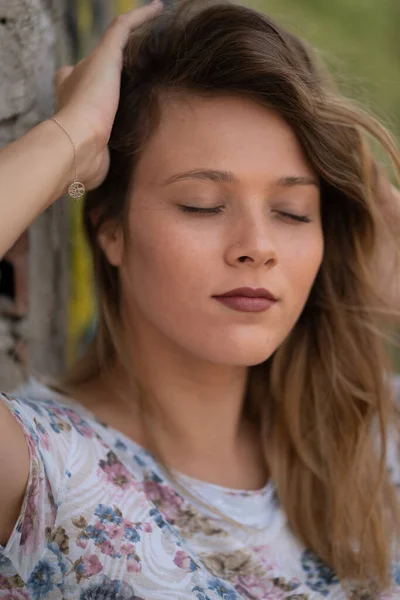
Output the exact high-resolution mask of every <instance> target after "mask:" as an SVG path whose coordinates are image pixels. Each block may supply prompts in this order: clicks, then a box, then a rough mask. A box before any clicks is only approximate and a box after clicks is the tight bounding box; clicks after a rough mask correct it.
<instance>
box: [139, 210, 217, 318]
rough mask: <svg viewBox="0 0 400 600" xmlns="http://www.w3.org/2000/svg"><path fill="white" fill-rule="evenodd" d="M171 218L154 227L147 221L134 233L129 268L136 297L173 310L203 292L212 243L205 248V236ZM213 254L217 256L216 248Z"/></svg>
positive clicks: (212, 251)
mask: <svg viewBox="0 0 400 600" xmlns="http://www.w3.org/2000/svg"><path fill="white" fill-rule="evenodd" d="M171 221H172V220H169V222H168V223H165V225H164V226H160V225H159V224H158V225H157V226H154V227H152V226H151V223H145V224H142V227H141V228H140V229H139V228H136V231H133V232H132V237H131V239H132V243H131V246H130V249H129V266H128V270H129V273H130V283H131V286H133V289H134V290H135V295H136V297H137V298H139V297H141V298H142V299H143V302H150V303H157V304H158V305H160V304H163V305H165V304H168V305H170V306H171V308H172V309H173V308H174V307H175V308H176V307H177V305H179V304H181V305H182V304H184V305H186V306H187V304H186V303H187V301H188V300H190V299H191V298H194V297H195V296H196V295H198V292H200V291H201V290H202V291H203V293H204V284H205V280H204V276H205V275H206V273H207V269H209V265H208V261H207V258H206V257H207V256H209V255H210V252H209V250H210V248H209V246H210V243H209V242H208V243H207V249H206V248H205V247H204V237H200V235H197V236H196V235H193V232H188V231H185V230H184V229H183V228H182V227H174V223H173V222H171ZM206 250H207V251H206ZM211 254H212V255H214V256H215V251H214V250H213V249H211ZM164 308H166V307H165V306H164Z"/></svg>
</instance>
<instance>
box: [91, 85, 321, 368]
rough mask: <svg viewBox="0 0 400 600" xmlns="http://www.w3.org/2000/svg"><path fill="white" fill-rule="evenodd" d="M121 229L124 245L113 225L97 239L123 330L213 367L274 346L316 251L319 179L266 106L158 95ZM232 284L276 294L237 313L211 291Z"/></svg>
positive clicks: (309, 280) (302, 298) (316, 260)
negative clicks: (157, 118) (156, 118)
mask: <svg viewBox="0 0 400 600" xmlns="http://www.w3.org/2000/svg"><path fill="white" fill-rule="evenodd" d="M183 206H188V207H198V208H201V209H213V210H214V209H215V211H214V212H209V213H199V212H188V211H186V210H185V209H183V208H182V207H183ZM128 226H129V244H128V245H127V247H126V248H125V250H126V253H125V254H124V247H123V241H122V236H121V234H118V235H114V236H109V237H105V238H104V240H103V244H102V245H103V248H104V250H105V251H106V254H107V256H108V259H109V261H110V262H111V263H112V264H114V265H116V266H119V267H120V274H121V285H122V297H123V304H124V310H127V311H129V319H130V320H132V323H133V325H134V327H135V328H136V329H137V331H139V332H140V333H141V335H146V332H148V334H149V335H150V336H151V337H152V339H154V340H159V341H160V342H161V341H162V343H163V344H165V343H167V344H171V345H172V346H173V347H174V348H175V350H176V349H180V350H182V351H183V352H185V353H190V354H191V355H193V356H195V357H197V358H198V359H202V360H206V361H210V362H212V363H220V364H224V365H235V366H251V365H255V364H258V363H261V362H263V361H265V360H266V359H267V358H268V357H269V356H270V355H271V354H272V353H273V352H274V351H275V350H276V348H277V347H278V346H279V345H280V344H281V343H282V341H283V340H284V339H285V338H286V336H287V335H288V333H289V332H290V330H291V329H292V328H293V326H294V324H295V323H296V321H297V319H298V317H299V315H300V313H301V311H302V309H303V307H304V304H305V302H306V300H307V297H308V295H309V292H310V289H311V287H312V284H313V282H314V279H315V276H316V274H317V271H318V269H319V266H320V264H321V260H322V255H323V236H322V227H321V218H320V192H319V182H318V177H317V176H316V174H315V173H314V172H313V169H312V168H311V167H310V165H309V164H308V162H307V160H306V158H305V156H304V154H303V152H302V149H301V147H300V144H299V142H298V141H297V138H296V136H295V135H294V133H293V131H292V129H291V128H290V127H289V125H287V123H286V122H285V121H284V120H283V119H282V118H281V117H280V116H279V115H278V114H277V113H276V112H273V111H272V110H269V109H266V108H265V107H262V106H260V105H258V104H256V103H255V102H254V101H252V100H250V99H243V98H239V97H235V96H220V97H215V98H201V97H197V96H189V95H188V96H187V97H186V98H185V99H182V98H181V99H179V100H178V99H176V98H174V97H172V99H170V100H166V103H165V105H164V106H163V109H162V119H161V124H160V126H159V128H158V129H157V131H156V132H155V134H154V135H153V137H152V138H151V140H150V141H149V142H148V144H147V146H146V148H145V150H144V152H143V154H142V157H141V159H140V162H139V164H138V166H137V169H136V172H135V178H134V183H133V186H132V189H131V192H130V209H129V223H128ZM240 287H250V288H266V289H267V290H269V292H270V293H271V294H273V296H275V297H276V299H277V300H276V302H273V303H272V304H271V305H270V306H269V308H268V309H267V310H263V311H261V312H243V311H238V310H235V309H233V308H231V307H229V306H226V305H225V304H223V303H221V302H220V301H219V300H217V299H216V298H215V297H214V296H216V295H220V294H224V293H225V292H227V291H229V290H232V289H234V288H240Z"/></svg>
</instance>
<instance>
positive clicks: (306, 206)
mask: <svg viewBox="0 0 400 600" xmlns="http://www.w3.org/2000/svg"><path fill="white" fill-rule="evenodd" d="M121 67H122V69H121ZM121 72H122V76H121ZM58 90H59V94H58V97H59V102H58V108H57V112H56V114H55V117H54V118H55V120H52V119H49V120H47V121H45V122H43V123H41V124H40V125H39V126H37V127H35V128H34V129H33V130H32V131H30V132H29V133H28V134H27V135H25V136H23V137H22V138H21V139H20V140H18V141H16V142H15V143H13V144H11V145H10V146H8V147H6V148H5V149H3V150H2V152H1V153H0V180H1V190H0V211H1V212H0V228H1V230H0V231H1V234H0V244H1V248H0V252H1V253H4V252H5V251H6V250H7V248H8V247H9V246H10V245H11V244H12V243H13V242H14V240H15V239H17V238H18V236H19V235H20V233H21V232H22V231H23V230H24V229H25V228H26V227H27V226H28V225H29V224H30V223H31V221H32V220H33V219H34V218H35V217H36V216H37V215H38V214H39V213H40V212H41V211H43V210H44V209H45V208H46V207H47V206H49V205H50V204H51V203H52V202H53V201H55V200H56V198H57V197H59V196H60V195H61V194H62V193H64V192H65V191H66V190H67V189H68V188H69V185H70V183H71V182H72V181H73V180H74V168H72V167H76V170H77V180H79V182H81V183H83V184H84V185H85V186H86V188H87V189H88V190H90V191H89V193H88V195H87V196H86V198H85V203H84V226H85V230H86V234H87V238H88V241H89V244H90V248H91V251H92V254H93V265H94V273H95V278H96V284H97V298H98V327H97V331H96V336H95V338H94V340H93V342H92V344H91V345H90V347H89V349H88V351H87V353H86V355H85V356H84V357H83V358H82V359H81V360H80V361H79V362H78V363H77V364H76V365H75V366H74V368H73V369H72V370H71V371H70V372H68V373H67V374H66V375H65V376H64V377H63V378H62V379H61V380H60V381H58V382H53V383H49V382H47V383H46V382H45V381H44V380H43V381H38V380H35V379H34V380H32V381H31V384H30V385H28V386H27V387H25V388H23V389H20V390H18V391H16V392H15V393H14V394H10V395H8V394H3V395H2V400H3V401H2V402H1V403H0V452H1V454H2V457H3V460H1V461H0V481H1V486H0V543H1V544H2V546H1V547H0V590H1V591H0V597H1V598H7V599H8V600H11V599H17V598H18V599H19V600H20V599H22V598H32V599H35V600H36V599H39V598H40V599H42V598H43V599H46V600H50V599H57V600H58V599H64V600H67V599H68V600H69V599H77V598H80V599H81V600H92V599H98V600H100V599H102V600H103V599H104V600H105V599H110V600H111V599H121V600H122V599H124V600H128V599H132V600H133V599H135V598H136V599H144V600H150V599H151V600H163V599H177V598H179V599H184V598H188V599H189V598H196V599H198V600H215V599H217V598H224V599H225V600H236V599H255V598H256V599H264V600H278V599H279V600H281V599H285V600H289V599H290V600H322V599H323V598H328V599H329V600H342V599H344V598H351V599H352V600H361V599H363V600H367V599H369V600H372V599H376V598H382V599H386V600H388V599H389V598H392V599H393V598H398V597H400V565H399V563H398V562H397V561H398V557H399V553H398V548H397V542H398V539H399V531H400V520H399V512H398V506H397V503H398V498H397V496H396V493H397V492H396V485H397V486H398V485H400V474H399V469H398V461H397V458H396V451H397V444H398V426H397V420H396V419H397V416H396V411H395V402H394V398H393V392H392V388H393V386H392V378H391V376H390V368H389V364H388V362H387V361H386V360H385V352H384V347H385V344H384V342H383V341H382V336H381V335H380V332H381V331H382V330H383V328H384V327H385V326H386V325H387V320H386V317H385V315H387V314H388V313H389V308H390V307H389V304H390V302H392V303H393V302H394V300H395V298H396V286H395V285H394V284H393V285H392V283H393V277H394V274H395V271H394V267H395V262H394V261H395V258H396V237H395V235H396V227H397V228H398V229H397V231H398V230H399V229H400V228H399V225H398V224H399V223H400V218H398V212H400V207H399V206H398V204H400V203H399V200H398V197H396V194H395V192H394V190H393V191H392V192H391V188H390V186H389V183H387V182H386V180H385V179H384V176H383V171H382V169H381V168H380V167H378V165H377V163H376V161H375V160H374V158H373V155H372V152H371V149H370V148H369V145H368V142H369V139H370V138H371V137H373V138H375V139H376V140H377V141H378V142H380V144H381V146H382V147H383V149H384V150H385V151H386V153H387V155H388V157H389V158H390V159H391V161H392V163H393V166H394V168H395V169H397V168H398V167H399V165H400V161H399V155H398V153H397V151H396V149H395V147H394V144H393V142H392V141H391V138H390V135H389V134H388V133H387V132H386V131H385V130H384V129H383V128H382V127H381V126H380V125H379V124H378V123H377V122H376V121H375V120H374V119H373V118H371V117H369V116H368V115H366V114H365V113H364V112H362V111H361V110H360V109H358V108H356V107H355V106H354V105H353V104H352V103H351V102H349V101H347V100H345V99H344V98H342V97H341V96H340V95H339V94H338V92H336V91H335V88H334V86H333V84H332V83H331V82H330V80H329V77H328V76H327V75H326V73H325V72H323V71H322V70H321V68H319V67H318V68H317V66H316V64H315V61H314V59H313V58H312V57H311V54H310V52H309V50H308V49H307V47H306V46H305V44H304V43H303V42H301V41H300V40H299V39H297V38H295V37H294V36H293V35H291V34H289V33H288V32H287V31H285V30H284V29H282V28H280V27H279V26H277V25H276V24H274V23H273V22H271V21H270V20H269V19H268V18H267V17H266V16H264V15H262V14H259V13H257V12H254V11H252V10H250V9H248V8H245V7H241V6H238V5H236V4H231V3H228V2H217V3H211V4H210V5H207V4H205V3H204V2H200V1H198V2H196V1H189V2H188V1H186V2H183V3H179V4H178V6H176V7H174V8H173V9H171V10H167V9H164V10H162V6H161V5H160V4H156V3H154V4H152V5H150V6H147V7H143V8H140V9H138V10H136V11H133V12H131V13H128V14H126V15H123V16H121V17H119V18H118V19H117V20H116V21H115V22H114V23H113V24H112V25H111V27H110V28H109V29H108V31H107V32H106V34H105V35H104V38H103V39H102V41H101V43H100V44H99V45H98V47H97V48H96V49H95V50H94V51H93V53H92V54H91V55H90V56H89V57H87V58H86V59H84V60H83V61H81V62H80V63H79V64H78V65H77V66H76V67H75V68H72V67H66V68H64V69H62V70H61V71H60V72H59V73H58ZM22 175H23V176H22ZM75 183H76V182H75ZM74 187H75V188H78V191H79V188H80V186H79V185H78V184H76V185H75V186H74ZM72 191H73V190H72ZM10 198H12V199H13V201H12V202H10ZM389 284H390V285H391V286H392V288H391V289H389ZM399 297H400V294H399V296H398V298H399ZM392 308H393V304H392ZM393 312H394V313H395V311H393ZM384 317H385V319H384Z"/></svg>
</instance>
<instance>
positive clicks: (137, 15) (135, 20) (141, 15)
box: [100, 0, 164, 52]
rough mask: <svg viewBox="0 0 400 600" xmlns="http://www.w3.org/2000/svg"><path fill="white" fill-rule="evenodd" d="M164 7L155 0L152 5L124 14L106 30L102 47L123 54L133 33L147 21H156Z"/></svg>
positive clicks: (159, 0)
mask: <svg viewBox="0 0 400 600" xmlns="http://www.w3.org/2000/svg"><path fill="white" fill-rule="evenodd" d="M163 6H164V5H163V3H162V2H161V0H153V2H151V3H150V4H146V5H145V6H141V7H140V8H135V9H134V10H130V11H129V12H127V13H122V14H121V15H119V16H118V17H116V19H114V21H113V22H112V24H111V26H110V27H109V28H108V29H107V30H106V32H105V33H104V35H103V40H102V42H101V44H100V46H103V47H105V48H107V50H108V51H110V50H111V51H113V52H114V51H120V52H122V50H123V48H124V46H125V44H126V42H127V41H128V38H129V34H130V33H131V31H132V30H134V29H136V28H137V27H140V25H143V23H145V22H146V21H149V20H151V19H154V18H155V17H156V16H157V15H159V14H160V13H161V12H162V9H163Z"/></svg>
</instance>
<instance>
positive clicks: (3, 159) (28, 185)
mask: <svg viewBox="0 0 400 600" xmlns="http://www.w3.org/2000/svg"><path fill="white" fill-rule="evenodd" d="M72 164H73V151H72V147H71V143H70V141H69V140H68V137H67V136H66V135H65V134H64V132H63V131H61V130H60V129H59V127H58V126H57V125H56V124H55V123H53V122H51V121H44V122H43V123H41V124H39V125H37V126H36V127H34V128H33V129H32V130H30V131H29V132H28V133H26V134H25V135H24V136H22V137H21V138H20V139H18V140H16V141H15V142H12V143H11V144H9V145H7V146H6V147H5V148H3V149H2V150H1V151H0V257H2V256H4V254H5V252H6V251H7V250H8V249H9V248H10V247H11V246H12V245H13V243H14V242H15V241H16V240H17V239H18V238H19V236H20V235H21V234H22V232H23V231H24V230H25V229H26V228H27V227H28V226H29V225H30V224H31V223H32V221H33V220H34V219H35V218H36V217H37V216H38V215H39V214H40V213H42V212H43V211H44V210H45V209H46V208H48V207H49V206H50V205H51V204H52V203H53V202H54V201H55V200H56V199H57V198H59V197H60V196H61V195H62V194H63V193H64V192H65V191H66V188H67V184H68V182H70V181H72V175H73V170H72Z"/></svg>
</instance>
